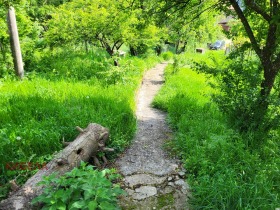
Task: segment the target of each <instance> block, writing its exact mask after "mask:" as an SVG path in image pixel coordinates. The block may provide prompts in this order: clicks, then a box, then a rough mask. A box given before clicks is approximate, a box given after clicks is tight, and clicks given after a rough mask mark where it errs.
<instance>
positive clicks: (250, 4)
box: [245, 0, 272, 22]
mask: <svg viewBox="0 0 280 210" xmlns="http://www.w3.org/2000/svg"><path fill="white" fill-rule="evenodd" d="M245 4H246V6H247V7H250V8H251V9H252V10H254V11H255V12H256V13H257V14H259V15H261V16H262V17H263V18H264V19H265V20H266V21H267V22H270V21H271V20H272V18H271V16H270V15H269V14H267V13H266V12H265V11H264V10H262V9H261V7H259V6H258V5H257V4H256V3H255V1H252V0H245Z"/></svg>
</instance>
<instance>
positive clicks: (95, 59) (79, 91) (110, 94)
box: [0, 50, 159, 198]
mask: <svg viewBox="0 0 280 210" xmlns="http://www.w3.org/2000/svg"><path fill="white" fill-rule="evenodd" d="M53 53H54V54H52V55H53V56H49V55H48V54H47V55H46V56H44V57H42V58H41V59H40V60H38V62H37V63H36V66H34V70H36V71H32V72H28V76H27V77H26V78H25V79H24V80H23V81H21V82H19V81H17V80H14V79H13V76H9V75H6V77H5V78H3V79H1V84H0V98H1V101H0V107H1V108H0V124H1V125H0V136H1V142H0V147H1V153H0V166H1V175H0V179H1V185H3V186H2V187H1V193H0V196H1V198H4V197H5V196H6V195H7V191H8V190H7V189H8V184H6V183H7V182H8V181H9V180H11V179H16V181H17V183H18V184H22V183H24V182H25V181H26V179H27V178H28V177H29V176H30V175H32V174H34V173H35V172H36V170H32V171H30V170H28V169H27V168H25V169H24V170H22V169H20V168H16V169H14V170H9V166H10V165H13V164H16V163H29V162H32V163H39V164H44V163H45V162H48V161H49V160H50V158H51V155H52V154H53V153H54V152H55V151H59V150H60V149H61V148H62V141H63V139H65V140H67V141H72V140H73V139H74V138H75V137H76V136H77V134H78V133H77V131H75V129H74V128H75V126H77V125H78V126H80V127H86V126H87V125H88V124H89V123H90V122H94V123H99V124H101V125H103V126H104V127H108V128H109V129H110V139H109V146H110V147H113V148H115V150H116V152H117V153H118V152H121V151H123V149H124V148H125V147H126V146H127V145H128V144H129V142H130V140H131V138H132V136H133V135H134V131H135V129H136V120H135V115H134V109H135V101H134V96H135V90H136V89H137V87H138V85H139V83H140V81H141V78H142V74H143V72H144V70H145V69H147V68H150V67H151V66H153V65H154V64H155V63H157V62H158V61H159V60H158V59H159V58H157V57H155V56H153V55H150V56H149V58H146V59H141V58H136V57H135V58H123V59H122V60H121V61H120V63H121V67H114V66H113V65H112V64H111V63H112V60H111V59H109V58H108V59H107V60H106V58H104V57H105V56H104V52H103V51H100V50H97V51H92V52H91V53H88V54H86V53H84V52H81V51H77V52H73V51H70V50H69V51H60V50H58V51H57V52H56V53H55V52H53ZM7 154H9V155H7ZM34 169H36V168H34Z"/></svg>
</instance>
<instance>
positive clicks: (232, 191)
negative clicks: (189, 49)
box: [154, 54, 280, 209]
mask: <svg viewBox="0 0 280 210" xmlns="http://www.w3.org/2000/svg"><path fill="white" fill-rule="evenodd" d="M181 56H182V55H181ZM190 56H193V57H195V59H196V60H198V59H197V57H196V55H190V54H189V55H187V56H186V59H185V60H186V61H191V60H193V59H192V57H190ZM182 58H183V56H182ZM201 58H202V59H206V58H207V56H204V57H203V56H201ZM175 61H176V59H175ZM190 64H191V63H188V62H185V63H184V61H182V63H181V67H178V66H177V69H174V68H173V67H174V66H175V67H176V64H175V65H173V66H172V65H170V66H169V67H168V68H167V69H166V72H165V76H166V83H165V85H164V87H163V88H162V89H161V91H160V93H159V95H158V96H157V97H156V98H155V101H154V105H155V106H156V107H159V108H161V109H164V110H166V111H167V112H168V120H169V123H170V125H171V127H172V128H173V130H174V139H173V140H172V141H171V142H170V143H169V144H168V148H170V149H171V150H172V151H173V153H174V154H175V155H177V156H178V157H181V158H182V160H183V163H184V166H185V168H186V170H187V171H188V178H187V181H188V182H189V184H190V186H191V193H192V199H191V200H190V203H191V205H192V208H193V209H275V208H276V207H279V201H280V198H279V193H280V189H279V186H280V179H279V176H278V178H277V174H278V173H279V166H277V165H280V164H279V163H280V158H279V155H277V154H276V153H275V148H277V139H276V138H275V137H277V135H276V134H275V137H273V136H271V137H272V139H271V140H270V144H267V145H266V146H264V147H263V148H259V149H258V150H254V151H251V150H249V149H248V148H246V145H245V144H244V142H245V141H244V140H243V139H242V138H244V136H242V135H240V134H239V133H238V132H237V131H235V130H233V129H231V128H230V127H229V124H228V123H227V118H226V116H224V115H223V114H222V113H221V112H220V111H219V109H218V106H217V105H216V104H215V103H214V102H212V100H211V94H213V93H217V92H218V89H217V90H215V89H213V88H212V85H211V84H213V83H215V81H214V78H209V76H206V75H204V74H202V73H199V74H198V73H197V72H195V71H193V70H191V69H189V68H188V67H182V66H191V65H190ZM278 146H279V145H278ZM265 148H266V149H265ZM268 148H270V149H268ZM268 150H270V152H268Z"/></svg>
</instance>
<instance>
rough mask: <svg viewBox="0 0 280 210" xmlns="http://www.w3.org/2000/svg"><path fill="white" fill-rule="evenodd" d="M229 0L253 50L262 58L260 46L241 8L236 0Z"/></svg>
mask: <svg viewBox="0 0 280 210" xmlns="http://www.w3.org/2000/svg"><path fill="white" fill-rule="evenodd" d="M229 2H230V3H231V5H232V6H233V8H234V10H235V12H236V13H237V15H238V17H239V19H240V20H241V22H242V24H243V26H244V28H245V30H246V32H247V34H248V37H249V39H250V41H251V44H252V46H253V49H254V50H255V52H256V53H257V55H258V56H259V57H260V58H262V57H263V56H262V50H261V49H260V46H259V44H258V42H257V40H256V38H255V36H254V33H253V31H252V28H251V26H250V24H249V22H248V20H247V18H246V17H245V15H244V13H243V11H242V10H241V8H240V7H239V5H238V3H237V1H236V0H229Z"/></svg>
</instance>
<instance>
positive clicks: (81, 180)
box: [32, 163, 124, 210]
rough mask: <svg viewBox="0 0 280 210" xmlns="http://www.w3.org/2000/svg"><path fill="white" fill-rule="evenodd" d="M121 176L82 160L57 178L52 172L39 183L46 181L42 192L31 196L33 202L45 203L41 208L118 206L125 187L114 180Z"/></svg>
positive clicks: (102, 209)
mask: <svg viewBox="0 0 280 210" xmlns="http://www.w3.org/2000/svg"><path fill="white" fill-rule="evenodd" d="M118 177H119V176H118V175H117V174H115V173H114V171H113V170H109V169H105V170H103V171H97V170H93V167H92V166H86V164H85V163H82V164H81V166H80V168H74V169H73V170H72V171H71V172H67V173H66V174H65V175H63V176H60V177H59V178H57V174H52V175H50V176H47V177H45V178H44V180H43V181H41V182H40V183H39V184H40V185H44V186H45V189H44V191H43V193H42V194H41V195H40V196H38V197H36V198H35V199H33V200H32V204H36V203H43V208H42V209H49V210H51V209H53V210H56V209H60V210H63V209H65V210H66V209H69V210H70V209H72V210H74V209H90V210H94V209H99V210H110V209H111V210H117V209H120V208H119V206H118V204H117V197H118V196H120V195H123V194H124V191H123V190H122V189H121V188H120V186H119V185H117V184H112V182H111V181H114V180H115V179H116V178H118Z"/></svg>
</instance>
